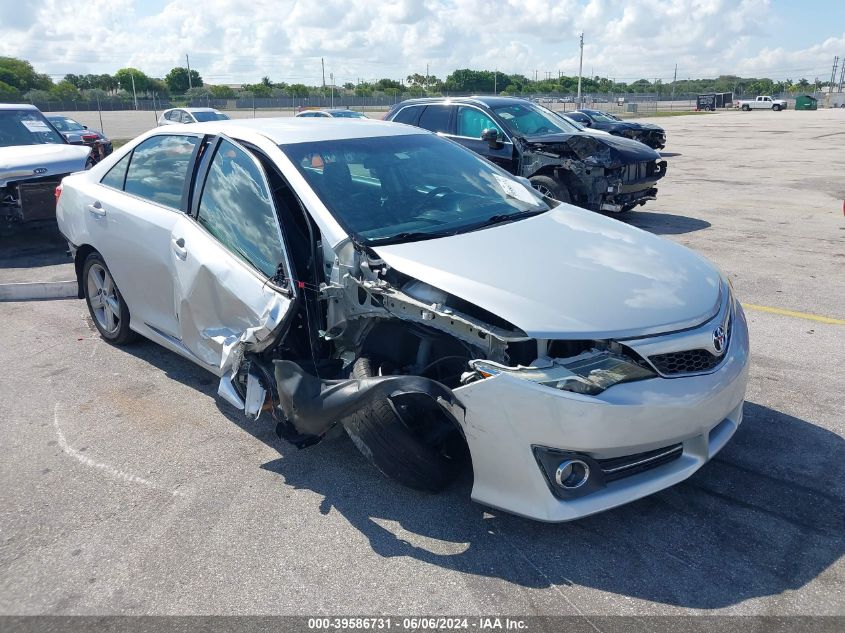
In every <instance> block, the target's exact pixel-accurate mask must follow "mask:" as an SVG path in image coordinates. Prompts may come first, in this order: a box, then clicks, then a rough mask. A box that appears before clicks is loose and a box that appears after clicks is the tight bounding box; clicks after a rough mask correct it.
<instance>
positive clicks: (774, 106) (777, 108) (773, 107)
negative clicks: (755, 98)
mask: <svg viewBox="0 0 845 633" xmlns="http://www.w3.org/2000/svg"><path fill="white" fill-rule="evenodd" d="M772 110H774V111H775V112H780V106H779V105H778V104H775V105H773V106H772Z"/></svg>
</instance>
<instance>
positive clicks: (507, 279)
mask: <svg viewBox="0 0 845 633" xmlns="http://www.w3.org/2000/svg"><path fill="white" fill-rule="evenodd" d="M373 250H374V251H375V252H376V253H377V254H378V255H379V257H381V258H382V259H383V260H384V261H385V262H386V263H387V264H388V265H389V266H391V267H393V268H395V269H396V270H398V271H400V272H402V273H404V274H406V275H408V276H410V277H413V278H415V279H418V280H420V281H422V282H424V283H427V284H429V285H431V286H434V287H435V288H439V289H440V290H443V291H445V292H448V293H449V294H452V295H454V296H456V297H459V298H461V299H464V300H466V301H469V302H470V303H473V304H475V305H476V306H478V307H480V308H483V309H484V310H487V311H488V312H492V313H493V314H495V315H497V316H499V317H501V318H503V319H505V320H506V321H508V322H510V323H512V324H513V325H515V326H516V327H518V328H520V329H521V330H522V331H523V332H525V333H526V334H528V335H529V336H532V337H535V338H549V339H563V338H568V339H593V338H597V339H604V338H631V337H638V336H643V335H647V334H657V333H662V332H671V331H675V330H680V329H685V328H689V327H693V326H696V325H699V324H701V323H703V322H705V321H707V320H708V319H709V318H711V317H712V316H713V315H715V314H716V312H717V311H718V306H719V299H720V292H721V285H722V283H721V276H720V273H719V271H718V270H717V269H716V268H715V267H714V266H713V265H712V264H710V263H709V262H708V261H707V260H705V259H704V258H703V257H701V256H699V255H697V254H696V253H694V252H692V251H691V250H689V249H687V248H684V247H683V246H680V245H679V244H675V243H674V242H670V241H669V240H664V239H662V238H660V237H657V236H655V235H652V234H651V233H647V232H645V231H641V230H640V229H637V228H634V227H631V226H628V225H626V224H624V223H622V222H619V221H617V220H613V219H611V218H606V217H604V216H601V215H598V214H596V213H593V212H591V211H586V210H584V209H579V208H577V207H573V206H571V205H567V204H562V205H560V206H558V207H556V208H555V209H552V210H551V211H549V212H547V213H543V214H541V215H538V216H534V217H531V218H527V219H525V220H521V221H517V222H512V223H509V224H503V225H499V226H494V227H491V228H488V229H484V230H480V231H474V232H471V233H464V234H461V235H455V236H451V237H444V238H439V239H434V240H425V241H422V242H412V243H407V244H393V245H390V246H378V247H374V248H373Z"/></svg>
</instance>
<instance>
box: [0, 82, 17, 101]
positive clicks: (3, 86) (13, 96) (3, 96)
mask: <svg viewBox="0 0 845 633" xmlns="http://www.w3.org/2000/svg"><path fill="white" fill-rule="evenodd" d="M20 98H21V91H20V90H18V89H17V88H15V87H14V86H10V85H9V84H7V83H6V82H5V81H0V101H6V102H11V103H14V102H16V101H20Z"/></svg>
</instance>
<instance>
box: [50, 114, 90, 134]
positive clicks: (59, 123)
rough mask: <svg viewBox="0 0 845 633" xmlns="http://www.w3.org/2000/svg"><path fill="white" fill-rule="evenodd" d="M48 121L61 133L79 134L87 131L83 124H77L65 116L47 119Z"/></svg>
mask: <svg viewBox="0 0 845 633" xmlns="http://www.w3.org/2000/svg"><path fill="white" fill-rule="evenodd" d="M47 120H48V121H50V123H52V124H53V127H54V128H56V129H57V130H58V131H59V132H78V131H83V130H85V127H83V125H82V124H81V123H77V122H76V121H74V120H73V119H68V118H66V117H63V116H57V117H52V116H51V117H47Z"/></svg>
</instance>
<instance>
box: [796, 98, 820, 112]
mask: <svg viewBox="0 0 845 633" xmlns="http://www.w3.org/2000/svg"><path fill="white" fill-rule="evenodd" d="M816 108H818V103H817V101H816V98H815V97H811V96H810V95H801V96H799V97H797V98H796V99H795V109H796V110H815V109H816Z"/></svg>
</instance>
